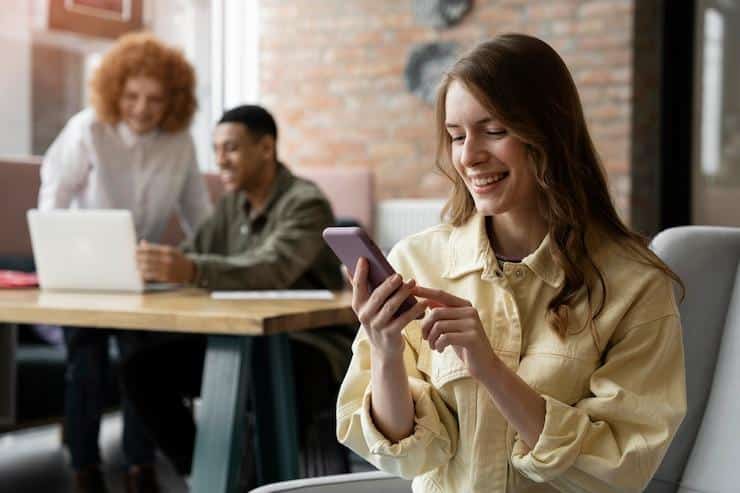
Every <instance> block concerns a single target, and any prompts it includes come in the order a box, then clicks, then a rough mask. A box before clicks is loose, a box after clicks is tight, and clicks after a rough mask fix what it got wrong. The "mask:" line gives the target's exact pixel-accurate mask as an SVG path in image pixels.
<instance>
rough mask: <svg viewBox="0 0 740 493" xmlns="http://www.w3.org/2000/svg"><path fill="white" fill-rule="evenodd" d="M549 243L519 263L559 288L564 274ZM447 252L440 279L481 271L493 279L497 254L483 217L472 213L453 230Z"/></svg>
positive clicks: (542, 245) (547, 238)
mask: <svg viewBox="0 0 740 493" xmlns="http://www.w3.org/2000/svg"><path fill="white" fill-rule="evenodd" d="M550 243H551V239H550V235H547V236H545V239H544V240H542V243H540V246H538V247H537V249H536V250H535V251H534V252H532V253H531V254H529V255H527V256H526V257H525V258H524V259H522V263H524V264H526V265H527V266H528V267H529V268H530V269H531V270H532V272H534V273H535V275H537V276H538V277H539V278H541V279H542V280H543V281H545V282H546V283H547V284H549V285H550V286H553V287H559V286H560V285H561V284H562V282H563V279H564V277H565V275H564V272H563V270H562V269H561V268H560V266H558V265H557V264H556V263H555V261H554V260H553V258H552V254H551V253H550ZM449 252H450V254H449V256H448V259H447V265H446V266H445V270H444V272H443V273H442V277H444V278H446V279H454V278H457V277H461V276H463V275H465V274H469V273H471V272H475V271H482V272H481V278H483V279H492V278H493V277H494V276H495V272H496V270H497V269H498V265H497V262H496V255H495V252H494V251H493V248H492V247H491V244H490V242H489V241H488V234H487V233H486V224H485V216H483V215H482V214H474V215H473V216H472V217H471V218H470V219H469V220H468V221H467V222H466V223H465V224H463V225H461V226H459V227H456V228H453V230H452V233H451V234H450V239H449Z"/></svg>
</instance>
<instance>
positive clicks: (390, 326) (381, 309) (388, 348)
mask: <svg viewBox="0 0 740 493" xmlns="http://www.w3.org/2000/svg"><path fill="white" fill-rule="evenodd" d="M368 271H369V264H368V262H367V260H366V259H365V258H363V257H361V258H359V259H358V260H357V264H356V265H355V269H354V276H353V277H352V279H351V280H350V282H351V283H352V309H353V310H354V311H355V314H357V318H358V319H359V320H360V323H362V325H363V327H364V328H365V332H366V333H367V336H368V339H369V340H370V344H371V345H372V348H373V350H374V351H376V352H377V353H378V354H377V356H380V357H381V358H382V359H386V358H398V357H399V356H400V355H402V354H403V349H404V343H403V337H402V335H401V331H402V330H403V328H404V327H406V325H408V324H409V323H410V322H411V321H412V320H414V319H416V318H418V317H420V316H422V315H423V314H424V311H425V310H426V308H427V306H428V305H427V304H426V303H423V302H422V303H416V304H414V306H413V307H412V308H410V309H409V310H407V311H405V312H403V313H402V314H400V315H398V316H397V317H395V318H394V315H395V314H396V312H397V311H398V309H399V308H400V307H401V305H402V304H403V302H404V300H406V299H407V298H408V297H409V295H410V294H411V292H412V290H413V289H414V288H415V287H416V282H415V281H414V280H413V279H410V280H409V281H407V282H404V281H403V279H401V276H400V275H399V274H393V275H391V276H390V277H388V278H387V279H385V281H383V282H382V283H381V284H380V285H379V286H378V287H376V288H375V289H373V290H372V292H370V289H369V284H368Z"/></svg>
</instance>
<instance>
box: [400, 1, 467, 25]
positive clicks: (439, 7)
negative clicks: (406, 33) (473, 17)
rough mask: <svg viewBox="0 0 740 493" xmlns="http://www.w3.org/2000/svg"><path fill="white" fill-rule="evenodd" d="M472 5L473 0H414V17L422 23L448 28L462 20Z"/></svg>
mask: <svg viewBox="0 0 740 493" xmlns="http://www.w3.org/2000/svg"><path fill="white" fill-rule="evenodd" d="M472 6H473V1H472V0H414V17H415V18H416V21H417V22H418V23H420V24H422V25H425V26H429V27H433V28H437V29H438V28H447V27H450V26H453V25H455V24H457V23H458V22H460V19H462V18H463V17H465V14H467V13H468V12H469V11H470V8H471V7H472Z"/></svg>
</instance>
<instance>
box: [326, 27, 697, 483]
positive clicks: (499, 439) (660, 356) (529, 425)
mask: <svg viewBox="0 0 740 493" xmlns="http://www.w3.org/2000/svg"><path fill="white" fill-rule="evenodd" d="M436 113H437V121H436V126H437V138H438V139H437V140H438V159H437V163H438V166H439V167H440V168H441V169H442V170H443V171H444V172H445V174H446V175H447V177H448V178H449V179H450V180H451V182H452V184H453V187H452V193H451V195H450V197H449V201H448V204H447V207H446V219H447V221H446V223H444V224H440V225H438V226H436V227H433V228H430V229H429V230H427V231H424V232H421V233H418V234H416V235H413V236H411V237H409V238H406V239H405V240H402V241H401V242H399V243H398V244H397V245H396V247H394V249H393V250H392V251H391V253H390V254H389V256H388V260H389V261H390V262H391V264H393V266H394V268H395V270H396V272H398V274H400V275H399V276H392V277H390V278H388V279H386V280H385V282H383V283H382V284H381V285H380V286H379V287H377V288H376V289H375V290H373V291H372V293H370V292H368V290H367V287H366V286H367V273H368V266H367V264H366V263H364V262H362V261H360V262H358V265H357V266H356V268H355V273H354V279H353V280H352V285H353V303H352V306H353V308H354V309H355V311H356V313H357V316H358V319H359V320H360V321H361V322H362V327H361V329H360V331H359V332H358V335H357V339H356V340H355V342H354V344H353V351H354V355H353V359H352V363H351V365H350V369H349V371H348V373H347V375H346V377H345V380H344V383H343V385H342V388H341V391H340V395H339V402H338V404H337V436H338V438H339V439H340V441H341V442H343V443H345V444H346V445H348V446H349V447H351V448H352V449H353V450H354V451H356V452H357V453H358V454H360V455H362V456H363V457H365V458H366V459H367V460H369V461H370V462H371V463H373V464H374V465H375V466H377V467H378V468H380V469H383V470H386V471H388V472H391V473H393V474H396V475H399V476H403V477H407V478H414V484H413V489H414V491H415V492H434V493H438V492H440V491H466V492H483V491H486V492H501V493H503V492H509V493H511V492H516V493H524V492H534V491H537V492H543V493H544V492H556V491H560V492H576V491H577V492H594V493H596V492H603V491H635V492H636V491H642V490H643V488H644V487H645V485H646V484H647V482H648V481H649V480H650V478H651V476H652V474H653V473H654V472H655V470H656V469H657V467H658V465H659V464H660V460H661V458H662V457H663V454H664V453H665V451H666V449H667V447H668V445H669V443H670V441H671V438H672V437H673V434H674V433H675V431H676V429H677V427H678V425H679V424H680V422H681V420H682V418H683V416H684V413H685V411H686V390H685V384H684V365H683V348H682V346H681V325H680V321H679V317H678V311H677V308H676V304H675V301H674V298H673V286H672V281H678V278H677V277H676V275H675V274H674V273H673V272H671V271H670V269H668V267H666V265H665V264H664V263H663V262H661V261H660V260H659V259H658V258H657V257H656V256H655V255H654V254H652V253H651V252H650V250H648V249H647V247H646V245H645V243H644V241H643V240H642V238H640V237H639V236H638V235H636V234H635V233H633V232H632V231H630V230H629V229H628V228H627V227H626V226H625V225H624V224H623V223H622V222H621V221H620V220H619V218H618V216H617V214H616V211H615V209H614V206H613V204H612V202H611V199H610V197H609V193H608V189H607V186H606V180H605V177H604V172H603V169H602V168H601V165H600V162H599V158H598V156H597V155H596V152H595V150H594V147H593V144H592V142H591V138H590V136H589V133H588V129H587V127H586V123H585V120H584V117H583V111H582V108H581V103H580V100H579V97H578V92H577V90H576V87H575V84H574V83H573V79H572V78H571V76H570V73H569V72H568V69H567V68H566V66H565V64H564V63H563V61H562V59H561V58H560V56H559V55H558V54H557V53H556V52H555V51H554V50H553V49H552V48H551V47H550V46H549V45H547V44H546V43H544V42H543V41H541V40H539V39H537V38H533V37H530V36H526V35H521V34H509V35H502V36H498V37H496V38H494V39H492V40H490V41H487V42H484V43H481V44H480V45H478V46H477V47H475V48H474V49H472V50H471V51H470V52H468V53H467V54H466V55H464V56H463V57H462V58H460V59H459V60H458V61H457V62H456V63H455V65H454V66H453V67H452V68H451V70H450V71H449V73H447V74H446V75H445V77H444V78H443V80H442V83H441V85H440V88H439V92H438V96H437V102H436ZM679 282H680V281H679ZM409 295H413V296H416V297H418V298H420V300H419V303H417V304H416V305H415V307H414V308H412V309H411V310H409V311H408V312H406V313H404V314H402V315H399V316H398V317H395V316H394V315H393V314H395V313H396V311H397V309H398V307H399V306H400V304H401V303H403V302H404V300H405V299H406V298H407V297H408V296H409ZM425 308H426V310H425ZM421 315H423V318H422V319H421V320H417V318H419V317H420V316H421Z"/></svg>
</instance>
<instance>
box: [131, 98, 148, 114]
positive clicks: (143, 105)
mask: <svg viewBox="0 0 740 493" xmlns="http://www.w3.org/2000/svg"><path fill="white" fill-rule="evenodd" d="M147 109H148V105H147V101H146V98H137V99H136V103H134V113H136V114H137V115H142V114H143V113H145V112H146V111H147Z"/></svg>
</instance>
